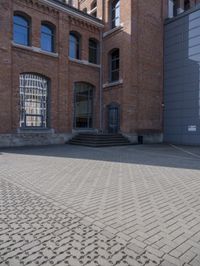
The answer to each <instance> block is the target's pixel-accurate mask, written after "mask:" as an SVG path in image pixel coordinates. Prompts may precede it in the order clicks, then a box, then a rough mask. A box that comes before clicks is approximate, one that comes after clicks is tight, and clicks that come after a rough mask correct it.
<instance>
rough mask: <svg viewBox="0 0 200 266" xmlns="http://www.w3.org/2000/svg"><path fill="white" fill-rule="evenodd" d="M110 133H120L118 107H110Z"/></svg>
mask: <svg viewBox="0 0 200 266" xmlns="http://www.w3.org/2000/svg"><path fill="white" fill-rule="evenodd" d="M108 131H109V133H118V131H119V108H118V107H117V106H109V107H108Z"/></svg>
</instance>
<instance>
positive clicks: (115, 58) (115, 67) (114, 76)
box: [109, 48, 120, 82]
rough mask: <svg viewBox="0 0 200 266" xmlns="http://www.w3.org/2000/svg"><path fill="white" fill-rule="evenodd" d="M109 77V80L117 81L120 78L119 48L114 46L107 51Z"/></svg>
mask: <svg viewBox="0 0 200 266" xmlns="http://www.w3.org/2000/svg"><path fill="white" fill-rule="evenodd" d="M109 70H110V73H109V79H110V82H117V81H119V78H120V50H119V48H114V49H112V50H111V51H110V53H109Z"/></svg>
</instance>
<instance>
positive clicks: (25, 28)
mask: <svg viewBox="0 0 200 266" xmlns="http://www.w3.org/2000/svg"><path fill="white" fill-rule="evenodd" d="M29 32H30V23H29V20H28V19H27V18H25V17H24V16H22V15H14V18H13V40H14V42H15V43H18V44H22V45H27V46H28V45H30V39H29V38H30V37H29Z"/></svg>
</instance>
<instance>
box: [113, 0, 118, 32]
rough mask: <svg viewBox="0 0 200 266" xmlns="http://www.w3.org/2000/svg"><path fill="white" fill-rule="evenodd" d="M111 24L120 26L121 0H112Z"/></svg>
mask: <svg viewBox="0 0 200 266" xmlns="http://www.w3.org/2000/svg"><path fill="white" fill-rule="evenodd" d="M111 26H112V28H115V27H117V26H120V0H112V2H111Z"/></svg>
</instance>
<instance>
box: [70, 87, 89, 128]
mask: <svg viewBox="0 0 200 266" xmlns="http://www.w3.org/2000/svg"><path fill="white" fill-rule="evenodd" d="M93 94H94V87H93V86H92V85H91V84H88V83H84V82H77V83H75V90H74V100H75V101H74V127H75V128H92V127H93V96H94V95H93Z"/></svg>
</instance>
